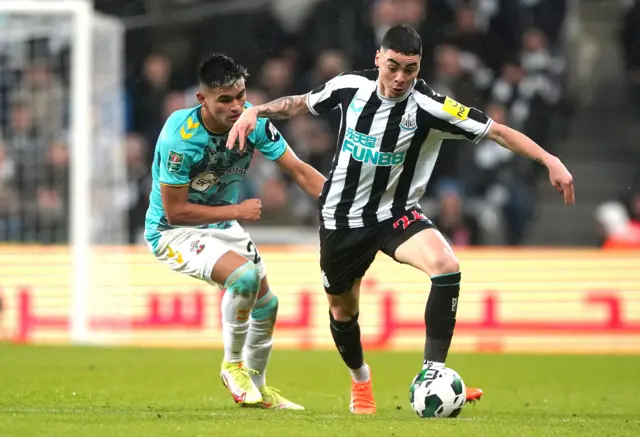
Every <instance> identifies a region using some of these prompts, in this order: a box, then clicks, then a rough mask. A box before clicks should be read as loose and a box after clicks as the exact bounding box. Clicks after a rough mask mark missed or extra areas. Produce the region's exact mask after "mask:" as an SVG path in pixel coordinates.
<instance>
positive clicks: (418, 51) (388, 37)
mask: <svg viewBox="0 0 640 437" xmlns="http://www.w3.org/2000/svg"><path fill="white" fill-rule="evenodd" d="M381 47H382V48H383V49H385V50H393V51H394V52H398V53H402V54H403V55H407V56H415V55H420V56H422V38H420V35H419V34H418V32H416V30H415V29H414V28H413V27H411V26H408V25H406V24H399V25H397V26H393V27H392V28H391V29H389V30H388V31H387V33H385V34H384V37H383V38H382V44H381Z"/></svg>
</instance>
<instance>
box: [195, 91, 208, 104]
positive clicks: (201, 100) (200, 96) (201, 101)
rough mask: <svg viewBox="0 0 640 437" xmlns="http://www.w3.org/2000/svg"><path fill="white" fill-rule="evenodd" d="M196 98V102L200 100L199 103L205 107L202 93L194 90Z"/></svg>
mask: <svg viewBox="0 0 640 437" xmlns="http://www.w3.org/2000/svg"><path fill="white" fill-rule="evenodd" d="M196 98H197V99H198V102H200V104H201V105H204V106H205V107H206V104H207V102H206V100H205V98H204V94H202V93H201V92H200V91H198V92H196Z"/></svg>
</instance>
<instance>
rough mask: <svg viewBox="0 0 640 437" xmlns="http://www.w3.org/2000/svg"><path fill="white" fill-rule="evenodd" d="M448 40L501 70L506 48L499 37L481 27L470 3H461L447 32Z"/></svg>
mask: <svg viewBox="0 0 640 437" xmlns="http://www.w3.org/2000/svg"><path fill="white" fill-rule="evenodd" d="M446 42H447V43H448V44H450V45H453V46H455V47H457V48H458V49H459V50H461V51H463V52H466V53H468V54H471V55H475V56H476V57H477V58H478V59H479V60H482V61H483V62H484V63H486V65H487V66H488V67H489V68H491V69H493V70H499V68H500V62H501V61H502V57H503V54H504V48H503V45H502V43H501V42H500V40H499V39H498V38H495V37H494V36H493V35H492V34H489V33H485V32H483V31H482V30H481V29H480V26H479V24H478V20H477V17H476V11H475V10H474V9H473V7H471V5H469V4H464V3H463V4H460V5H459V6H458V9H457V13H456V17H455V22H454V23H453V24H452V25H451V26H450V27H449V29H448V30H447V32H446Z"/></svg>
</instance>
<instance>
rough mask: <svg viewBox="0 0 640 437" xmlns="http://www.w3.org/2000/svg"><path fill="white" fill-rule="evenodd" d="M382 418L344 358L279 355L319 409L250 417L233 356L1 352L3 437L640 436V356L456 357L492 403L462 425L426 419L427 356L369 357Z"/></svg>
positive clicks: (292, 383)
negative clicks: (422, 412)
mask: <svg viewBox="0 0 640 437" xmlns="http://www.w3.org/2000/svg"><path fill="white" fill-rule="evenodd" d="M366 358H367V361H368V362H369V363H370V364H371V366H372V369H373V377H374V390H375V395H376V400H377V403H378V414H376V415H375V416H373V417H371V416H368V417H363V416H353V415H351V414H350V413H349V412H348V403H349V387H350V385H349V376H348V373H347V371H346V369H345V368H344V367H343V365H342V362H341V361H340V358H339V356H338V354H337V352H335V351H322V352H320V351H309V352H305V351H291V350H275V351H274V353H273V355H272V359H271V364H270V368H269V372H268V375H267V376H268V381H269V382H270V383H271V384H272V385H273V386H275V387H277V388H279V389H281V390H282V392H283V394H285V395H286V396H288V397H290V398H291V399H292V400H294V401H296V402H299V403H301V404H303V405H305V407H306V408H307V410H306V411H303V412H286V411H273V410H268V411H267V410H256V409H242V408H239V407H237V406H236V405H235V404H234V403H233V401H232V400H231V397H230V396H229V395H228V394H227V393H226V391H225V390H224V388H223V387H222V385H221V383H220V379H219V376H218V370H219V365H220V359H221V352H220V351H215V350H182V349H180V350H170V349H134V348H79V347H78V348H74V347H33V346H14V345H0V436H2V437H18V436H19V437H31V436H47V437H55V436H61V437H62V436H64V437H76V436H83V437H84V436H92V437H101V436H110V437H111V436H135V437H147V436H149V437H151V436H153V437H162V436H207V437H242V436H248V437H249V436H250V437H259V436H296V437H306V436H327V437H328V436H340V437H351V436H367V437H377V436H385V437H393V436H397V437H414V436H427V435H429V436H434V437H441V436H450V435H451V436H474V437H482V436H492V437H493V436H619V435H620V436H622V435H627V436H640V357H635V356H559V355H555V356H535V355H532V356H516V355H474V354H455V355H452V356H451V357H450V359H449V362H448V365H449V366H450V367H452V368H454V369H456V370H457V371H458V372H459V373H460V374H461V375H462V377H463V379H464V380H465V382H466V383H467V384H468V385H473V386H479V387H482V388H483V389H484V390H485V399H484V400H483V401H481V402H479V403H477V404H474V405H466V406H465V408H464V409H463V411H462V414H461V415H460V417H459V418H457V419H426V420H425V419H419V418H418V417H417V416H416V415H415V413H413V412H412V410H411V408H410V406H409V402H408V392H409V390H408V388H409V384H410V382H411V380H412V378H413V376H414V375H415V374H416V373H417V372H418V370H419V367H420V353H419V352H416V353H396V352H369V353H367V355H366Z"/></svg>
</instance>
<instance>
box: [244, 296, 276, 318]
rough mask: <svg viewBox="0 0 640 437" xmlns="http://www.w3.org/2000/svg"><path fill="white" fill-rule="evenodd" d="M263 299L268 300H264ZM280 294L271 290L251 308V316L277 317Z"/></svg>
mask: <svg viewBox="0 0 640 437" xmlns="http://www.w3.org/2000/svg"><path fill="white" fill-rule="evenodd" d="M263 300H266V301H265V302H263ZM278 306H279V302H278V296H276V295H275V294H273V293H272V292H271V291H269V292H268V293H267V294H265V295H264V296H262V297H261V298H260V299H258V300H257V301H256V304H255V305H254V307H253V310H251V317H252V318H253V319H255V320H267V319H275V318H276V317H277V315H278Z"/></svg>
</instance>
